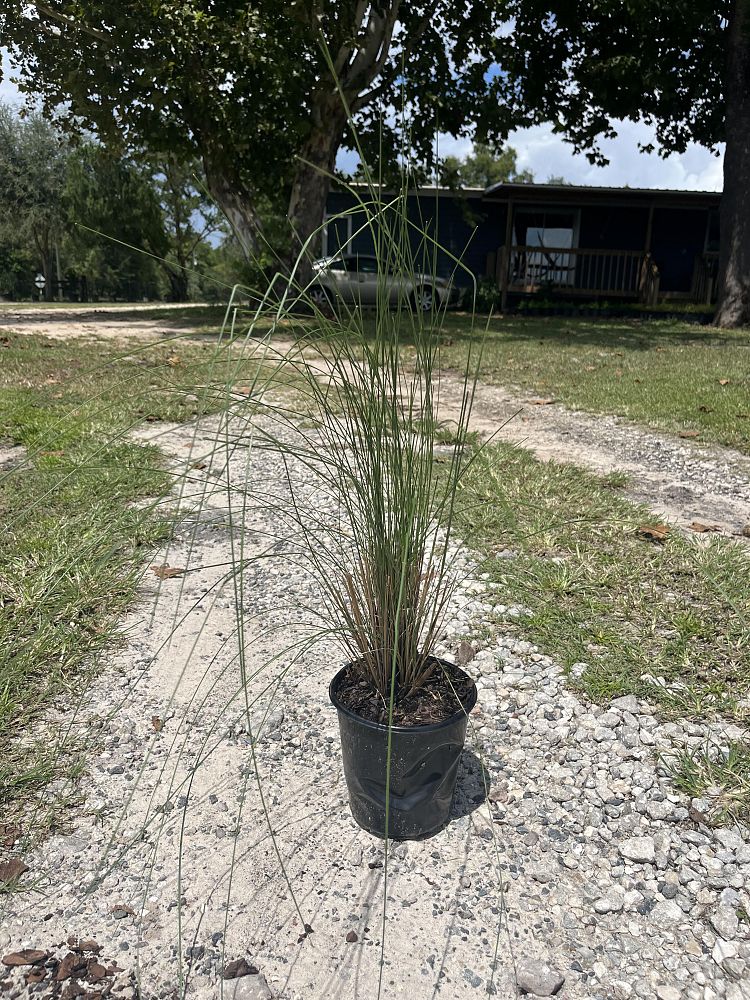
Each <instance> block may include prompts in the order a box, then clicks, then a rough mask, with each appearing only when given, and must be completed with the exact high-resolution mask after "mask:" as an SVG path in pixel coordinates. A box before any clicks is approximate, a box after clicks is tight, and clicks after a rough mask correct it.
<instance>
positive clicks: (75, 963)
mask: <svg viewBox="0 0 750 1000" xmlns="http://www.w3.org/2000/svg"><path fill="white" fill-rule="evenodd" d="M85 968H86V959H85V958H82V957H81V956H80V955H77V954H76V953H75V952H74V951H69V952H68V954H67V955H66V956H65V958H64V959H63V960H62V962H60V964H59V965H58V967H57V972H56V973H55V975H54V977H53V978H54V980H55V982H57V983H61V982H62V981H63V980H64V979H70V977H71V976H74V975H77V974H78V973H79V972H82V971H83V970H84V969H85Z"/></svg>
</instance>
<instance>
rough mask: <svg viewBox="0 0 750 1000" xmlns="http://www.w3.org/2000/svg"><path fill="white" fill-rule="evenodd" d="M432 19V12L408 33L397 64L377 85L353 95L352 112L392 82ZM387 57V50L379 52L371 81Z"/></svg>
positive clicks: (368, 101)
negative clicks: (377, 62) (406, 41)
mask: <svg viewBox="0 0 750 1000" xmlns="http://www.w3.org/2000/svg"><path fill="white" fill-rule="evenodd" d="M432 21H433V15H432V14H429V15H428V16H427V17H424V18H422V20H421V21H420V23H419V25H418V27H417V28H416V30H415V31H413V32H412V33H411V34H410V35H409V41H408V43H407V44H406V45H404V47H403V49H402V51H401V59H400V62H399V65H395V66H394V67H393V69H392V70H391V71H390V72H389V73H387V74H386V76H385V77H383V79H382V80H381V82H380V83H379V84H378V85H377V86H375V87H372V88H371V89H370V90H368V91H366V92H365V93H364V94H360V95H359V97H355V98H354V99H353V100H352V101H351V102H350V107H351V111H352V114H354V112H355V111H359V109H360V108H362V107H364V106H365V104H369V103H370V101H372V100H374V99H375V98H376V97H379V96H380V95H381V94H383V93H385V91H386V90H387V89H388V88H389V87H390V85H391V84H392V83H393V80H394V78H395V76H396V74H397V73H398V72H399V68H400V64H401V63H403V62H405V61H406V59H408V57H409V55H410V54H411V53H412V52H413V51H414V47H415V45H416V44H417V42H418V41H419V40H420V39H421V37H422V35H424V33H425V31H427V29H428V28H429V26H430V24H431V23H432ZM389 47H390V41H389ZM387 57H388V52H387V50H385V51H384V52H381V55H380V59H379V66H378V69H377V72H376V73H375V74H373V76H372V77H371V79H370V82H372V80H375V79H376V78H377V76H378V73H380V72H381V71H382V68H383V66H384V65H385V61H386V59H387Z"/></svg>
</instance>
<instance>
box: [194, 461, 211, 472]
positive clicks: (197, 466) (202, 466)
mask: <svg viewBox="0 0 750 1000" xmlns="http://www.w3.org/2000/svg"><path fill="white" fill-rule="evenodd" d="M190 468H191V469H198V470H199V471H200V470H202V469H207V468H208V463H207V462H193V464H192V465H191V466H190Z"/></svg>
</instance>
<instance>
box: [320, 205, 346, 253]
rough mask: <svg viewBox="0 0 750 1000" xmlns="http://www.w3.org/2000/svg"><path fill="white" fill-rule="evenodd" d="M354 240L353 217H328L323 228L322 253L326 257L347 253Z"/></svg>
mask: <svg viewBox="0 0 750 1000" xmlns="http://www.w3.org/2000/svg"><path fill="white" fill-rule="evenodd" d="M351 239H352V217H351V215H344V216H341V215H328V214H326V217H325V225H324V226H323V239H322V248H321V249H322V251H323V256H324V257H333V255H334V254H336V253H338V252H339V251H343V252H344V253H346V252H347V251H348V250H349V245H350V243H351Z"/></svg>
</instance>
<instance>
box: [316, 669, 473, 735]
mask: <svg viewBox="0 0 750 1000" xmlns="http://www.w3.org/2000/svg"><path fill="white" fill-rule="evenodd" d="M473 683H474V682H473V681H472V680H471V678H470V677H467V675H466V674H465V673H464V672H463V670H461V669H460V667H457V666H455V665H454V664H453V663H446V662H445V661H443V660H435V661H434V670H433V672H432V674H431V675H430V676H429V678H428V679H427V681H426V682H425V684H424V685H423V686H422V687H421V688H420V689H419V690H418V691H415V692H414V693H413V694H409V692H408V691H407V690H406V689H404V690H401V691H397V692H396V697H395V699H394V703H393V725H394V726H428V725H434V724H435V723H438V722H444V721H445V720H446V719H449V718H450V717H451V716H452V715H455V714H456V712H460V711H461V710H462V707H463V705H466V706H467V709H468V705H469V704H470V695H471V690H472V687H473ZM454 689H455V694H454ZM336 695H337V698H338V700H339V701H340V702H341V704H342V705H344V706H345V707H346V708H348V709H349V711H351V712H354V714H355V715H359V716H360V717H361V718H363V719H367V721H368V722H380V723H382V724H383V725H386V724H387V722H388V701H387V700H386V701H385V703H384V702H383V699H382V698H381V696H380V695H379V694H378V692H377V691H376V690H375V688H374V686H373V684H372V682H371V681H370V680H369V678H367V677H365V676H363V675H362V673H361V672H360V671H359V670H358V669H357V665H356V664H351V665H350V666H349V667H348V668H347V670H346V673H345V674H344V676H343V678H342V679H341V681H340V682H339V685H338V689H337V691H336ZM456 695H458V698H457V697H456ZM459 699H460V701H459Z"/></svg>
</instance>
